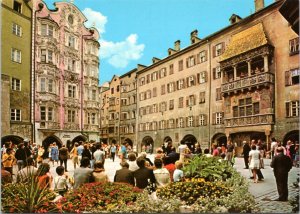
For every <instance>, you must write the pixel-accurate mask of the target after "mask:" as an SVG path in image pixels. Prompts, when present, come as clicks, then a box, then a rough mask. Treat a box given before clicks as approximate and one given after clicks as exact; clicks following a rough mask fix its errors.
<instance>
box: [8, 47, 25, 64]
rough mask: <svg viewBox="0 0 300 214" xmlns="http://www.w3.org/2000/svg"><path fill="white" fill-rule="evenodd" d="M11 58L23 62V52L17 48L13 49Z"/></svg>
mask: <svg viewBox="0 0 300 214" xmlns="http://www.w3.org/2000/svg"><path fill="white" fill-rule="evenodd" d="M11 60H12V61H13V62H18V63H22V52H21V51H20V50H18V49H16V48H12V49H11Z"/></svg>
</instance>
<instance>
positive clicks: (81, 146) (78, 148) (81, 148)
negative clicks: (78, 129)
mask: <svg viewBox="0 0 300 214" xmlns="http://www.w3.org/2000/svg"><path fill="white" fill-rule="evenodd" d="M82 144H83V142H82V141H80V142H79V146H78V147H77V154H78V161H79V163H81V159H82V152H83V149H84V147H83V145H82Z"/></svg>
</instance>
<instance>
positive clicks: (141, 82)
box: [140, 77, 145, 86]
mask: <svg viewBox="0 0 300 214" xmlns="http://www.w3.org/2000/svg"><path fill="white" fill-rule="evenodd" d="M143 85H145V77H142V78H140V86H143Z"/></svg>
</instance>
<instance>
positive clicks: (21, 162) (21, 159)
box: [15, 143, 26, 171]
mask: <svg viewBox="0 0 300 214" xmlns="http://www.w3.org/2000/svg"><path fill="white" fill-rule="evenodd" d="M15 158H16V160H17V165H18V171H20V170H21V169H22V168H23V167H24V166H25V161H26V153H25V150H24V144H23V143H20V144H19V145H18V149H17V150H16V153H15Z"/></svg>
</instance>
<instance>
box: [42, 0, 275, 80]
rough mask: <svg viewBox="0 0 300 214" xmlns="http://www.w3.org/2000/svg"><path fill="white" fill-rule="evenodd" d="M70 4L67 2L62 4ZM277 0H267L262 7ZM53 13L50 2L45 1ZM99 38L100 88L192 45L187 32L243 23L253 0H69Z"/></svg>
mask: <svg viewBox="0 0 300 214" xmlns="http://www.w3.org/2000/svg"><path fill="white" fill-rule="evenodd" d="M62 1H69V0H62ZM274 1H275V0H265V1H264V2H265V6H268V5H270V4H272V3H273V2H274ZM44 2H45V3H46V4H47V7H48V8H50V9H54V6H53V3H54V2H57V1H54V0H44ZM73 3H74V4H75V5H76V6H77V7H78V8H79V9H80V10H81V11H82V12H83V14H84V15H85V16H86V17H87V19H88V21H87V22H86V23H85V26H86V27H92V26H93V23H94V24H95V27H96V28H97V29H98V31H99V33H100V40H99V42H100V46H101V47H100V53H99V57H100V66H99V84H100V85H102V84H103V83H104V82H107V81H111V79H112V77H113V76H114V75H118V76H120V75H123V74H125V73H127V72H129V71H130V70H132V69H134V68H136V67H137V64H142V65H146V66H147V65H151V64H152V58H153V57H157V58H159V59H163V58H165V57H167V51H168V48H174V42H175V41H177V40H180V41H181V45H180V46H181V49H183V48H185V47H187V46H189V45H190V33H191V32H192V31H194V30H198V37H199V38H200V39H201V38H204V37H207V36H209V35H210V34H213V33H215V32H216V31H219V30H221V29H222V28H225V27H227V26H229V25H230V23H229V18H230V16H231V15H232V14H233V13H234V14H237V15H239V16H240V17H241V18H245V17H247V16H249V15H251V14H253V13H254V11H255V9H254V0H73Z"/></svg>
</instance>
